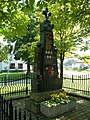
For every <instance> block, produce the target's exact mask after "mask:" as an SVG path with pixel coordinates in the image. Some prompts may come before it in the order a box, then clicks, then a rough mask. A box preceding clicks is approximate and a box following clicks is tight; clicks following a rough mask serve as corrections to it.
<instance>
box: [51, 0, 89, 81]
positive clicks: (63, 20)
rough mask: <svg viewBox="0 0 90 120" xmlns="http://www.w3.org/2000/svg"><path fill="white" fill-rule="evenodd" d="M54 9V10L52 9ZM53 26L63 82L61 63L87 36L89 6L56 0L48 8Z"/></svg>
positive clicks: (84, 2) (71, 0) (80, 0)
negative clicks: (56, 0)
mask: <svg viewBox="0 0 90 120" xmlns="http://www.w3.org/2000/svg"><path fill="white" fill-rule="evenodd" d="M54 8H55V9H54ZM49 9H50V10H49V11H51V13H52V16H51V21H52V23H53V24H54V26H55V29H54V33H55V43H56V46H57V48H58V52H59V56H60V61H61V64H60V78H61V80H62V81H63V61H64V57H65V53H66V52H70V51H71V52H72V51H73V50H76V49H77V46H78V45H80V44H82V43H83V42H84V41H83V39H82V38H83V37H86V36H88V35H89V31H90V28H89V22H90V20H89V17H90V15H89V12H88V10H89V5H88V1H87V0H84V1H82V0H76V1H73V0H70V1H66V0H58V2H56V4H53V5H51V6H50V8H49Z"/></svg>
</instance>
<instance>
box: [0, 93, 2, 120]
mask: <svg viewBox="0 0 90 120" xmlns="http://www.w3.org/2000/svg"><path fill="white" fill-rule="evenodd" d="M1 105H2V99H1V95H0V120H1V119H2V109H1Z"/></svg>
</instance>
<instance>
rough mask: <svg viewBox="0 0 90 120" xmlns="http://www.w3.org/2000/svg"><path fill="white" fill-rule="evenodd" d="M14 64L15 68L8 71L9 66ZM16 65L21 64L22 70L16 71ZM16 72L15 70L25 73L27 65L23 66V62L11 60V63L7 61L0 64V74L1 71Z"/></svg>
mask: <svg viewBox="0 0 90 120" xmlns="http://www.w3.org/2000/svg"><path fill="white" fill-rule="evenodd" d="M12 63H14V64H15V68H14V69H10V64H12ZM18 64H23V68H22V69H18ZM8 70H9V71H16V70H20V71H26V70H27V64H25V63H24V62H23V61H21V60H15V59H14V60H12V61H11V62H8V61H5V62H4V61H3V62H0V72H1V71H8Z"/></svg>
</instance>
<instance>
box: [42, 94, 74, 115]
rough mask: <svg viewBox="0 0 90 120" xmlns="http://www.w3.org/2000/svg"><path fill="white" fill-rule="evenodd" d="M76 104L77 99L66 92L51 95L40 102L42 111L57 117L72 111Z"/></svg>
mask: <svg viewBox="0 0 90 120" xmlns="http://www.w3.org/2000/svg"><path fill="white" fill-rule="evenodd" d="M75 106H76V99H75V98H74V97H72V96H68V95H67V94H66V93H65V92H61V93H59V94H52V95H50V99H49V100H47V101H44V102H41V104H40V110H41V113H42V114H44V115H45V116H47V117H56V116H59V115H60V114H63V113H65V112H68V111H71V110H73V109H74V108H75Z"/></svg>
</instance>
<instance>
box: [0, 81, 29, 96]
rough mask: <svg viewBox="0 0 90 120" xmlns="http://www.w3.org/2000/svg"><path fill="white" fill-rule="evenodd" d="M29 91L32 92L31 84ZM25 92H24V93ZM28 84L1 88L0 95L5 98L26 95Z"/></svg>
mask: <svg viewBox="0 0 90 120" xmlns="http://www.w3.org/2000/svg"><path fill="white" fill-rule="evenodd" d="M27 87H28V90H29V91H30V90H31V84H27ZM22 91H23V92H22ZM25 92H26V84H25V83H22V84H15V85H7V86H4V87H3V86H0V94H1V95H2V94H3V95H4V96H5V98H7V97H15V96H21V95H25V94H26V93H25Z"/></svg>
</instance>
